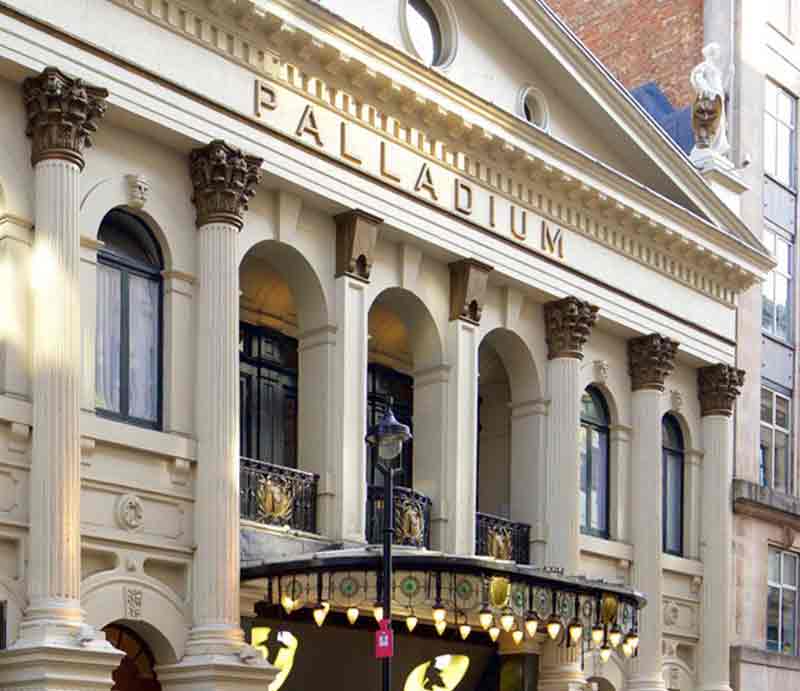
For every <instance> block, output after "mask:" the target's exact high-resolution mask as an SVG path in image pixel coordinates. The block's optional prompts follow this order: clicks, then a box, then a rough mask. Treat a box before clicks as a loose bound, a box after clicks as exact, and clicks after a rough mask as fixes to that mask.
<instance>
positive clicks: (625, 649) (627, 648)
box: [622, 640, 633, 657]
mask: <svg viewBox="0 0 800 691" xmlns="http://www.w3.org/2000/svg"><path fill="white" fill-rule="evenodd" d="M622 653H623V654H624V655H625V657H630V656H631V655H633V646H631V644H630V643H629V642H628V641H627V640H626V641H625V642H624V643H623V644H622Z"/></svg>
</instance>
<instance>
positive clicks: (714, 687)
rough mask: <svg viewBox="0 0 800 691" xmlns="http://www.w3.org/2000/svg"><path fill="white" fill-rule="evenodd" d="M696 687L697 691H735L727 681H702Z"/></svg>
mask: <svg viewBox="0 0 800 691" xmlns="http://www.w3.org/2000/svg"><path fill="white" fill-rule="evenodd" d="M696 688H697V691H733V689H732V688H731V685H730V683H729V682H727V681H719V682H706V683H701V684H698V685H697V687H696Z"/></svg>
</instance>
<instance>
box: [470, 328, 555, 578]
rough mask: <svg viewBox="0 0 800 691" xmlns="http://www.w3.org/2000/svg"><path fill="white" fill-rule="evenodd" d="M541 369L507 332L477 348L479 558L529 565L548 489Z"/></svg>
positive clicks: (490, 335) (494, 334) (495, 333)
mask: <svg viewBox="0 0 800 691" xmlns="http://www.w3.org/2000/svg"><path fill="white" fill-rule="evenodd" d="M538 399H539V385H538V378H537V376H536V368H535V365H534V361H533V358H532V356H531V353H530V350H529V349H528V347H527V346H526V345H525V343H524V342H523V341H522V339H521V338H520V337H519V336H518V335H517V334H515V333H514V332H512V331H509V330H508V329H504V328H498V329H494V330H493V331H490V332H489V333H488V334H487V335H486V336H485V337H484V338H483V340H482V341H481V343H480V346H479V347H478V435H477V436H478V453H477V510H478V515H477V518H476V552H477V553H478V554H485V555H488V556H492V557H495V558H498V559H507V560H514V561H517V562H521V563H528V562H529V561H530V540H531V525H532V524H534V523H535V522H536V521H537V520H539V517H537V515H536V510H537V509H536V508H535V507H537V506H539V505H540V504H543V502H542V501H540V500H539V501H537V495H536V492H537V487H539V486H540V485H541V486H543V482H542V480H541V471H542V470H543V467H544V466H543V464H544V458H540V457H539V456H540V455H541V454H540V453H539V449H538V444H539V441H540V440H541V438H542V430H541V429H540V426H541V421H542V415H541V413H542V412H543V409H542V408H541V403H540V402H539V401H538Z"/></svg>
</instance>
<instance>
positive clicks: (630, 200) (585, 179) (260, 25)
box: [110, 0, 773, 305]
mask: <svg viewBox="0 0 800 691" xmlns="http://www.w3.org/2000/svg"><path fill="white" fill-rule="evenodd" d="M110 1H111V2H113V3H115V4H117V5H121V6H123V7H126V8H127V9H129V10H131V11H133V12H136V13H138V14H140V15H142V16H144V17H146V18H147V19H149V20H151V21H154V22H156V23H157V24H160V25H162V26H164V27H165V28H167V29H169V30H171V31H173V32H175V33H177V34H179V35H181V36H183V37H184V38H187V39H188V40H191V41H193V42H195V43H198V44H200V45H203V46H204V47H205V48H207V49H210V50H213V51H215V52H217V53H219V54H221V55H224V56H225V57H227V58H228V59H231V60H233V61H235V62H238V63H239V64H244V65H246V66H247V67H249V68H250V69H251V70H253V71H254V72H255V73H256V74H257V75H258V76H260V77H262V78H266V79H270V80H273V81H276V82H278V83H280V84H281V85H282V86H284V87H288V88H291V89H293V90H295V91H297V92H299V93H302V94H303V96H304V97H305V98H308V99H311V100H314V101H316V102H318V103H320V104H322V105H325V106H326V107H329V108H331V107H333V108H334V109H336V108H335V104H332V103H331V102H330V101H325V100H323V99H322V98H320V97H319V91H318V90H319V89H320V88H322V89H323V90H324V89H327V88H328V85H330V88H332V89H335V90H342V89H346V90H347V92H348V93H350V94H353V95H354V96H357V97H358V98H359V99H362V100H363V101H364V102H365V103H370V104H372V105H373V108H365V109H362V111H364V112H362V117H359V118H355V117H354V115H353V113H352V112H345V111H344V110H342V109H337V110H339V115H341V116H343V117H347V118H350V119H357V120H358V122H359V123H360V124H361V125H364V126H372V128H373V129H374V130H375V131H376V132H379V133H380V134H381V136H384V137H387V138H392V135H391V133H389V132H387V131H385V130H381V129H380V128H379V127H377V126H375V123H374V122H373V123H369V122H368V121H367V119H368V118H369V117H372V118H373V119H374V114H375V112H378V111H387V112H388V111H392V110H396V111H397V112H399V113H401V114H402V117H403V125H404V126H408V127H409V128H415V127H416V128H418V129H420V131H422V132H424V133H426V134H429V133H430V137H431V139H433V140H434V141H436V142H437V143H439V144H440V146H439V147H434V149H435V151H434V153H435V154H436V153H438V154H440V155H439V156H436V157H435V158H436V160H437V162H438V163H439V164H445V165H447V164H448V159H447V153H446V152H450V154H451V156H452V159H453V160H456V161H457V160H458V159H459V158H463V157H464V156H467V157H469V158H470V159H471V160H472V161H473V162H475V161H478V162H479V164H480V167H479V168H478V170H479V176H478V180H477V181H478V182H480V183H481V184H483V185H485V186H487V187H490V188H491V187H494V188H495V190H499V191H500V192H501V193H504V194H506V196H508V197H509V198H511V199H516V200H517V201H519V202H520V203H521V204H524V205H529V208H532V209H533V210H535V211H536V212H537V213H540V214H542V215H543V216H546V217H549V218H550V219H551V220H553V221H555V222H557V223H559V224H561V225H563V226H564V227H567V228H570V229H572V230H574V231H576V232H579V233H581V234H584V235H586V236H588V237H591V238H592V239H594V240H595V241H597V242H600V243H601V244H604V245H606V246H607V247H609V248H611V249H613V250H614V251H616V252H619V253H623V254H625V255H626V256H628V257H629V258H631V259H633V260H634V261H637V262H639V263H643V264H645V265H647V266H649V267H650V268H652V269H655V270H657V271H659V272H661V273H663V274H665V275H668V276H670V277H671V278H673V279H674V280H676V281H678V282H680V283H683V284H685V285H688V286H690V287H692V288H694V289H696V290H699V291H701V292H703V293H705V294H707V295H709V296H710V297H712V298H713V299H715V300H718V301H720V302H723V303H725V304H728V305H733V304H735V294H736V293H737V292H739V291H742V290H745V289H747V288H748V287H750V286H751V285H753V284H754V283H756V282H758V281H759V280H760V272H763V271H765V270H767V269H769V268H771V267H772V266H773V262H772V259H771V258H769V257H768V256H766V255H763V254H761V253H759V252H757V251H756V250H753V249H752V248H749V247H748V246H747V245H745V244H744V243H743V242H742V241H740V240H739V239H737V238H735V237H733V236H732V235H730V234H726V233H725V232H724V231H721V230H720V229H719V228H717V227H716V226H713V225H711V224H710V223H708V222H706V221H705V220H703V219H701V218H699V217H698V216H696V215H694V214H693V213H691V212H690V211H688V210H686V209H684V208H683V207H679V206H678V205H676V204H674V203H673V202H671V201H670V200H667V199H665V198H663V197H661V196H660V195H658V194H657V193H655V192H653V191H652V190H649V189H647V188H645V187H644V186H642V185H641V184H640V183H638V182H636V181H634V180H631V179H629V178H627V177H626V176H624V175H622V174H621V173H618V172H617V171H614V170H613V169H611V168H610V167H608V166H607V165H605V164H603V163H602V162H600V161H597V160H596V159H594V158H592V157H590V156H587V155H586V154H584V153H583V152H580V151H578V150H576V149H574V148H572V147H570V146H569V145H566V144H564V143H563V142H560V141H558V140H555V139H553V138H552V137H550V136H549V135H546V134H544V133H542V132H540V131H539V130H537V129H536V128H533V127H530V126H528V125H527V123H523V122H522V121H521V120H519V118H516V117H514V116H513V115H511V114H509V113H505V112H504V111H501V110H499V109H498V108H496V107H495V106H493V105H491V104H489V103H487V102H485V101H482V100H481V99H480V98H479V97H477V96H475V95H474V94H470V93H469V92H467V91H466V90H465V89H463V87H460V86H458V85H455V84H453V83H452V82H450V81H449V80H447V79H446V78H445V77H444V76H442V75H440V74H438V73H437V72H436V71H435V70H430V69H426V68H424V67H423V66H422V65H421V64H418V63H416V62H415V61H414V60H413V59H411V58H409V57H408V56H405V55H403V54H402V53H400V51H397V50H396V49H394V48H391V47H389V46H386V45H384V44H381V43H380V42H379V41H377V40H376V39H374V38H372V37H369V36H368V35H367V34H364V33H363V32H361V31H360V30H358V29H357V28H355V27H353V26H352V25H349V24H347V23H346V22H344V20H341V19H340V18H336V19H337V21H336V23H335V25H333V24H332V23H331V17H335V15H332V14H331V13H330V12H329V11H328V10H325V9H324V8H320V7H319V6H316V5H313V4H311V3H291V6H289V5H288V4H287V2H286V0H260V1H259V2H258V3H257V4H256V3H252V2H251V3H244V4H243V3H241V2H236V1H235V0H216V1H215V2H213V3H210V5H212V6H213V10H214V11H213V12H211V11H210V10H209V9H208V6H209V3H206V2H201V0H165V1H164V2H163V3H161V9H159V10H158V11H157V12H156V11H152V12H151V11H146V10H145V9H143V8H142V7H141V3H139V2H137V1H136V0H110ZM192 8H193V11H192ZM163 12H166V14H162V13H163ZM298 16H300V18H301V19H303V20H305V21H308V22H310V23H312V24H313V25H314V30H315V34H314V35H312V34H311V33H309V32H308V31H306V30H304V29H300V28H298V27H297V26H296V22H297V17H298ZM289 19H292V20H294V23H291V24H290V23H289V21H288V20H289ZM181 24H182V25H181ZM212 29H213V30H212ZM316 31H319V32H320V33H324V34H325V36H326V38H330V37H331V36H333V37H334V38H336V37H338V38H339V39H340V41H344V40H346V41H347V42H348V44H353V45H355V46H356V47H357V48H358V49H360V50H364V51H366V52H369V53H371V54H372V55H373V56H374V57H375V59H380V60H381V61H383V62H391V63H392V66H393V68H397V69H401V70H402V71H403V72H405V73H406V74H407V75H408V76H409V77H411V78H413V80H414V81H415V82H422V83H423V84H425V85H427V86H428V87H429V88H431V89H435V90H439V91H442V92H444V95H445V96H447V97H448V98H450V99H452V100H454V101H456V102H459V103H463V104H465V107H467V108H468V109H471V110H473V111H476V110H480V116H479V118H480V119H486V118H487V117H491V118H492V119H493V121H494V122H496V123H497V125H498V126H499V127H503V128H504V129H507V130H512V131H513V132H514V135H515V136H517V137H519V138H520V139H523V140H525V143H526V144H527V145H528V148H521V147H520V146H519V145H515V144H514V143H512V142H510V141H508V140H507V139H505V138H503V137H504V136H506V133H504V134H503V136H500V135H499V134H497V133H496V132H494V131H489V129H487V128H485V127H482V126H480V125H477V124H475V123H474V122H471V121H469V120H468V119H467V118H465V117H463V116H461V115H459V114H457V113H454V112H448V111H446V110H445V109H443V108H442V107H441V106H439V105H438V103H436V102H434V101H433V100H429V99H427V98H426V97H425V96H424V95H422V94H421V93H419V92H418V91H416V90H413V89H412V88H410V87H408V86H405V85H403V84H400V83H398V82H397V81H395V80H393V79H392V78H390V77H389V76H387V75H386V74H384V73H382V72H380V71H378V70H377V69H374V68H373V67H371V66H369V65H367V64H365V63H364V62H362V61H360V60H359V59H357V58H355V57H353V56H352V55H351V54H349V53H347V54H346V53H344V52H343V51H342V50H340V49H339V48H338V47H336V46H335V45H334V44H333V43H331V42H327V41H325V40H322V39H320V37H319V36H318V35H317V34H316ZM227 35H231V36H233V37H234V40H233V41H230V40H225V41H222V37H223V36H227ZM214 36H216V37H217V40H216V42H215V43H214V42H212V37H214ZM278 55H280V58H278ZM304 68H305V69H304ZM309 77H314V79H309ZM319 85H321V87H320V86H319ZM366 111H369V113H368V112H366ZM474 114H475V115H477V113H474ZM395 139H397V141H398V143H403V142H401V141H400V140H399V139H398V138H395ZM406 145H408V142H406ZM456 146H457V147H458V149H455V147H456ZM449 147H454V148H449ZM530 147H535V148H536V149H538V151H532V150H531V149H530ZM459 149H460V151H459ZM415 150H416V153H418V154H420V155H426V154H425V152H423V151H421V150H418V149H416V148H415ZM462 153H463V154H464V156H462ZM428 155H429V154H428ZM565 164H567V165H565ZM567 166H571V168H572V169H571V170H570V171H569V172H568V173H565V172H563V170H562V168H566V167H567ZM451 167H454V168H457V166H452V165H451ZM465 172H467V171H464V170H463V169H459V173H460V174H464V173H465ZM480 172H483V176H484V179H480ZM585 172H588V173H589V174H590V176H591V179H589V176H586V175H585ZM582 173H583V174H582ZM698 177H699V176H698ZM473 181H476V180H475V179H473ZM700 181H701V183H702V184H704V185H705V183H704V182H703V181H702V178H700ZM493 183H494V184H493ZM532 183H534V184H535V185H537V188H536V196H537V197H538V200H539V204H538V205H537V206H530V202H531V199H532V197H533V196H534V195H533V188H532V187H531V184H532ZM606 185H607V186H609V187H613V188H615V192H619V196H610V195H608V194H607V191H606V190H605V187H604V186H606ZM542 186H543V187H544V188H545V194H541V193H540V192H539V187H542ZM515 192H518V194H515ZM639 204H640V205H641V206H637V205H639ZM652 216H660V217H666V218H667V219H669V221H671V222H672V224H671V225H670V226H669V227H668V226H666V225H664V224H662V223H659V222H657V221H654V220H652V218H651V217H652ZM684 229H689V230H691V231H693V232H695V233H696V234H697V235H698V236H699V237H700V238H701V239H703V240H707V241H708V242H710V243H712V244H713V245H714V246H716V247H719V248H723V249H724V250H726V251H727V252H729V253H731V254H733V255H734V256H735V257H736V260H734V258H733V257H730V256H726V254H725V253H720V252H717V251H714V249H712V248H710V247H707V246H706V245H704V244H702V243H701V242H698V241H696V240H693V239H691V238H689V237H687V236H686V234H685V232H684ZM737 260H738V261H737Z"/></svg>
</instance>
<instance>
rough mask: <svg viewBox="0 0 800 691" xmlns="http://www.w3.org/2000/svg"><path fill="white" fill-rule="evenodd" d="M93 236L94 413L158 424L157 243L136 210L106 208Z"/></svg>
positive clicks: (159, 301) (159, 293)
mask: <svg viewBox="0 0 800 691" xmlns="http://www.w3.org/2000/svg"><path fill="white" fill-rule="evenodd" d="M98 239H99V240H100V241H101V242H102V243H103V248H102V249H101V250H100V251H99V252H98V254H97V260H98V263H97V336H96V362H95V389H96V403H95V404H96V408H97V412H98V414H101V415H105V416H108V417H112V418H115V419H119V420H123V421H125V422H131V423H134V424H138V425H143V426H146V427H153V428H158V427H160V425H161V342H162V339H161V312H162V289H161V270H162V269H163V261H162V257H161V251H160V249H159V247H158V243H157V242H156V240H155V238H154V237H153V235H152V233H151V232H150V230H149V229H148V228H147V226H146V225H145V224H144V223H143V222H142V221H141V220H140V219H139V218H137V217H136V216H134V215H132V214H129V213H127V212H125V211H122V210H120V209H114V210H113V211H110V212H109V213H108V214H106V216H105V218H104V219H103V221H102V223H101V224H100V231H99V233H98Z"/></svg>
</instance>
